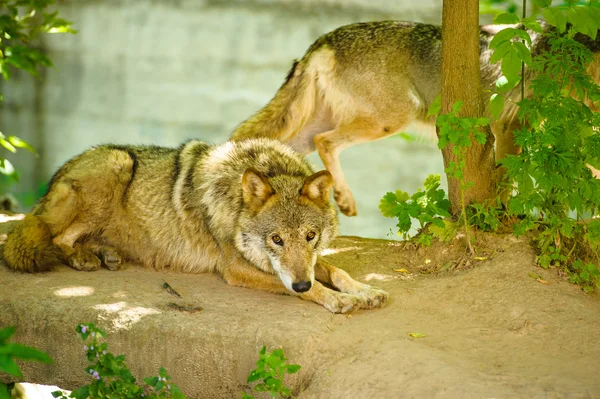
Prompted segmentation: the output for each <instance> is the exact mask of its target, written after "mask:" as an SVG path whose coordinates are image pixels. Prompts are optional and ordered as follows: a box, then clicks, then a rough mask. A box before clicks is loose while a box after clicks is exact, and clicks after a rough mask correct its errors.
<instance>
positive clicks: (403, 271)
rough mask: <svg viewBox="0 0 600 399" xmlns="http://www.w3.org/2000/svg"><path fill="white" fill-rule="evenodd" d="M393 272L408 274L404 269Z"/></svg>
mask: <svg viewBox="0 0 600 399" xmlns="http://www.w3.org/2000/svg"><path fill="white" fill-rule="evenodd" d="M394 271H395V272H398V273H408V270H406V269H394Z"/></svg>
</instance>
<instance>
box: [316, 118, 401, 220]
mask: <svg viewBox="0 0 600 399" xmlns="http://www.w3.org/2000/svg"><path fill="white" fill-rule="evenodd" d="M407 118H408V117H407ZM407 120H408V119H407ZM410 120H412V119H410ZM410 120H408V122H410ZM408 122H406V123H405V122H404V121H400V122H395V124H394V125H393V126H391V125H390V126H386V125H384V124H382V123H381V122H378V121H377V120H375V119H371V118H356V119H355V120H354V121H353V122H352V123H349V124H347V125H343V126H338V127H336V128H335V129H334V130H330V131H327V132H324V133H319V134H317V135H315V137H314V139H313V141H314V143H315V147H316V149H317V151H318V153H319V157H320V158H321V160H322V161H323V165H325V169H327V170H328V171H329V173H331V175H332V177H333V198H334V199H335V202H336V203H337V204H338V207H339V208H340V211H341V212H342V213H343V214H344V215H346V216H356V214H357V211H356V201H355V200H354V196H353V195H352V191H351V190H350V186H349V185H348V182H346V178H345V177H344V172H343V171H342V166H341V164H340V153H341V152H342V151H343V150H344V149H346V148H348V147H351V146H354V145H356V144H360V143H365V142H369V141H374V140H378V139H381V138H384V137H387V136H391V135H392V134H394V133H396V132H397V131H398V130H399V129H401V128H403V127H405V125H407V124H408Z"/></svg>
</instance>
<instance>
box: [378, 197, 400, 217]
mask: <svg viewBox="0 0 600 399" xmlns="http://www.w3.org/2000/svg"><path fill="white" fill-rule="evenodd" d="M379 210H380V211H381V214H382V215H383V216H385V217H386V218H393V217H396V194H394V193H386V194H385V195H384V196H383V198H382V199H381V201H379Z"/></svg>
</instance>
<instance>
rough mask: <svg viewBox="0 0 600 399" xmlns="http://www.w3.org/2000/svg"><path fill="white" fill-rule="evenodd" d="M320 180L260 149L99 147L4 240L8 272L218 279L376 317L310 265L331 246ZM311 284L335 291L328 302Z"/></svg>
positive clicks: (302, 165) (327, 181)
mask: <svg viewBox="0 0 600 399" xmlns="http://www.w3.org/2000/svg"><path fill="white" fill-rule="evenodd" d="M331 185H332V180H331V175H330V174H329V172H327V171H321V172H318V173H313V172H312V171H311V169H310V167H309V166H308V164H307V163H306V162H305V161H304V160H303V159H302V157H301V156H300V155H298V154H297V153H295V152H294V151H292V150H291V149H289V148H288V147H287V146H284V145H283V144H281V143H279V142H277V141H274V140H268V139H255V140H248V141H244V142H242V143H233V142H228V143H225V144H223V145H220V146H214V147H211V146H209V145H207V144H205V143H203V142H200V141H190V142H188V143H187V144H184V145H183V146H181V147H180V148H179V149H170V148H163V147H140V146H138V147H136V146H116V145H105V146H99V147H96V148H93V149H91V150H88V151H86V152H84V153H83V154H81V155H79V156H76V157H75V158H73V159H71V160H70V161H68V162H67V163H66V164H65V165H64V166H63V167H62V168H60V169H59V170H58V172H56V174H55V175H54V177H53V178H52V180H51V182H50V185H49V189H48V193H47V194H46V195H45V196H44V197H43V198H42V199H41V201H40V203H39V204H38V205H37V206H36V207H35V208H34V210H33V212H32V213H31V214H30V215H27V216H26V217H25V219H24V220H23V222H22V223H21V224H20V225H17V227H16V229H15V230H14V231H13V232H12V233H10V234H9V235H8V238H7V241H6V244H5V247H4V257H5V259H6V261H7V263H8V265H9V266H10V267H11V268H13V269H15V270H21V271H27V272H37V271H44V270H48V269H49V268H50V267H51V266H52V265H54V264H56V263H60V262H65V261H66V262H67V263H68V264H70V265H71V266H72V267H73V268H75V269H78V270H95V269H98V268H100V267H101V265H102V264H103V265H104V266H106V267H107V268H109V269H111V270H116V269H118V267H119V266H120V264H121V263H122V262H123V261H125V260H128V261H133V262H139V263H141V264H143V265H146V266H149V267H154V268H158V269H163V268H168V269H173V270H181V271H184V272H209V271H214V272H217V273H219V274H220V275H221V276H223V278H224V279H225V280H226V281H227V283H229V284H231V285H235V286H242V287H249V288H255V289H260V290H265V291H271V292H275V293H282V294H283V293H287V294H293V295H297V296H300V297H301V298H302V299H307V300H311V301H314V302H316V303H319V304H321V305H323V306H324V307H325V308H327V309H328V310H329V311H331V312H341V313H345V312H349V311H352V310H353V309H359V308H360V309H369V308H375V307H379V306H382V305H383V304H384V303H385V302H386V300H387V293H385V292H384V291H381V290H379V289H377V288H374V287H371V286H368V285H366V284H362V283H360V282H358V281H356V280H353V279H352V278H351V277H350V276H349V275H348V274H347V273H346V272H344V271H343V270H341V269H338V268H335V267H333V266H331V265H329V264H328V263H326V262H325V261H324V260H323V259H321V258H320V257H319V255H318V254H319V252H320V251H321V250H323V249H325V248H326V247H327V245H328V244H329V243H330V241H331V240H332V239H333V238H334V237H335V236H336V234H337V215H336V212H335V209H334V208H333V205H332V204H330V201H329V197H330V192H331ZM321 282H322V283H325V284H327V285H330V286H332V287H334V288H337V289H338V290H339V291H341V292H339V291H335V290H332V289H329V288H327V287H325V286H324V285H323V284H321Z"/></svg>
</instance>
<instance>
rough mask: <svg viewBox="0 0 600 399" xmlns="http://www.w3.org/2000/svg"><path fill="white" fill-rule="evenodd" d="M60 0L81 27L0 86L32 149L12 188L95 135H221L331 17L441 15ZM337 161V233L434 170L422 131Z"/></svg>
mask: <svg viewBox="0 0 600 399" xmlns="http://www.w3.org/2000/svg"><path fill="white" fill-rule="evenodd" d="M59 10H60V12H61V13H62V14H63V17H65V18H67V19H69V20H71V21H73V22H74V27H75V28H76V29H78V30H79V33H78V34H76V35H50V36H47V37H46V38H45V39H44V42H43V43H42V45H43V46H44V47H46V48H47V50H48V53H49V56H50V57H51V59H52V60H53V61H54V64H55V67H54V68H52V69H50V70H48V71H46V76H45V79H44V80H38V81H35V80H32V79H31V78H29V77H26V76H22V75H18V76H16V77H15V79H13V80H11V81H10V82H8V83H3V84H2V87H0V90H1V92H2V93H4V95H5V97H6V101H5V104H4V106H3V110H2V112H0V118H1V119H0V123H1V125H0V126H1V130H2V131H4V132H5V133H11V134H12V133H15V134H18V135H20V136H21V137H23V138H26V139H28V140H30V142H32V144H33V145H34V146H35V147H36V148H37V149H38V150H39V151H40V154H41V157H40V158H39V159H37V160H36V159H35V158H33V157H32V156H30V155H29V154H26V153H20V154H19V155H17V157H13V158H12V159H13V160H15V161H16V164H17V165H18V166H19V168H20V170H21V171H22V177H23V182H22V183H21V184H20V185H19V187H17V188H16V191H21V192H22V191H31V190H32V189H33V188H35V187H36V185H38V184H39V183H40V182H44V181H46V180H47V179H48V178H49V177H50V176H51V175H52V173H53V172H54V170H55V169H56V168H57V167H59V166H60V165H61V164H62V163H63V162H65V161H66V160H67V159H68V158H69V157H71V156H73V155H75V154H77V153H79V152H81V151H83V150H84V149H85V148H87V147H89V146H91V145H94V144H99V143H106V142H113V143H145V144H159V145H168V146H175V145H177V144H178V143H180V142H181V141H183V140H185V139H188V138H201V139H204V140H207V141H210V142H220V141H223V140H225V139H226V138H227V137H228V136H229V134H230V132H231V131H232V129H233V128H234V127H235V126H236V125H237V124H238V123H240V122H241V121H242V120H244V119H245V118H247V117H248V116H250V115H251V114H252V113H253V112H255V111H256V110H258V109H259V108H260V107H262V106H263V105H264V104H265V103H266V102H268V101H269V99H270V98H271V97H272V96H273V94H274V93H275V91H276V90H277V88H278V87H279V86H280V84H281V83H282V82H283V79H284V77H285V75H286V73H287V71H288V69H289V68H290V66H291V63H292V61H293V59H295V58H300V57H301V56H302V55H303V54H304V52H305V50H306V49H307V48H308V46H309V45H310V44H311V43H312V42H313V41H314V40H315V39H316V38H317V37H319V36H320V35H321V34H323V33H325V32H328V31H330V30H333V29H335V28H336V27H338V26H341V25H344V24H348V23H352V22H357V21H368V20H381V19H404V20H414V21H424V22H431V23H439V22H440V20H441V0H422V1H419V2H415V1H411V0H405V1H398V0H397V1H392V0H247V1H242V0H238V1H225V0H204V1H202V0H197V1H194V0H179V1H177V0H154V1H133V0H129V1H127V0H109V1H92V0H89V1H84V0H70V1H62V2H59ZM310 159H311V160H312V161H314V163H315V164H316V165H319V167H320V166H321V165H320V162H319V161H318V157H316V156H314V155H313V156H311V157H310ZM342 163H343V167H344V170H345V172H346V175H347V178H348V181H349V184H350V186H351V187H352V189H353V192H354V194H355V196H356V197H357V201H358V208H359V216H358V217H355V218H347V217H345V216H340V219H341V222H342V233H343V234H350V235H361V236H367V237H369V236H370V237H385V236H386V234H387V233H388V232H389V231H390V228H393V227H394V225H395V223H394V221H393V220H392V219H386V218H383V217H382V216H380V215H379V209H378V204H379V199H380V198H381V197H382V196H383V194H384V193H385V192H386V191H393V190H396V189H402V190H404V191H409V192H412V191H414V190H415V189H417V188H418V187H419V186H420V184H421V183H422V182H423V180H424V179H425V177H426V176H427V175H428V174H430V173H442V172H443V168H442V160H441V155H440V154H439V153H438V151H437V150H436V148H435V146H434V145H433V144H431V143H430V142H424V141H423V140H421V142H420V143H408V142H406V141H404V140H401V139H395V138H390V139H386V140H384V141H380V142H375V143H369V144H363V145H360V146H358V147H355V148H351V149H349V150H347V151H346V152H344V153H343V154H342Z"/></svg>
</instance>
